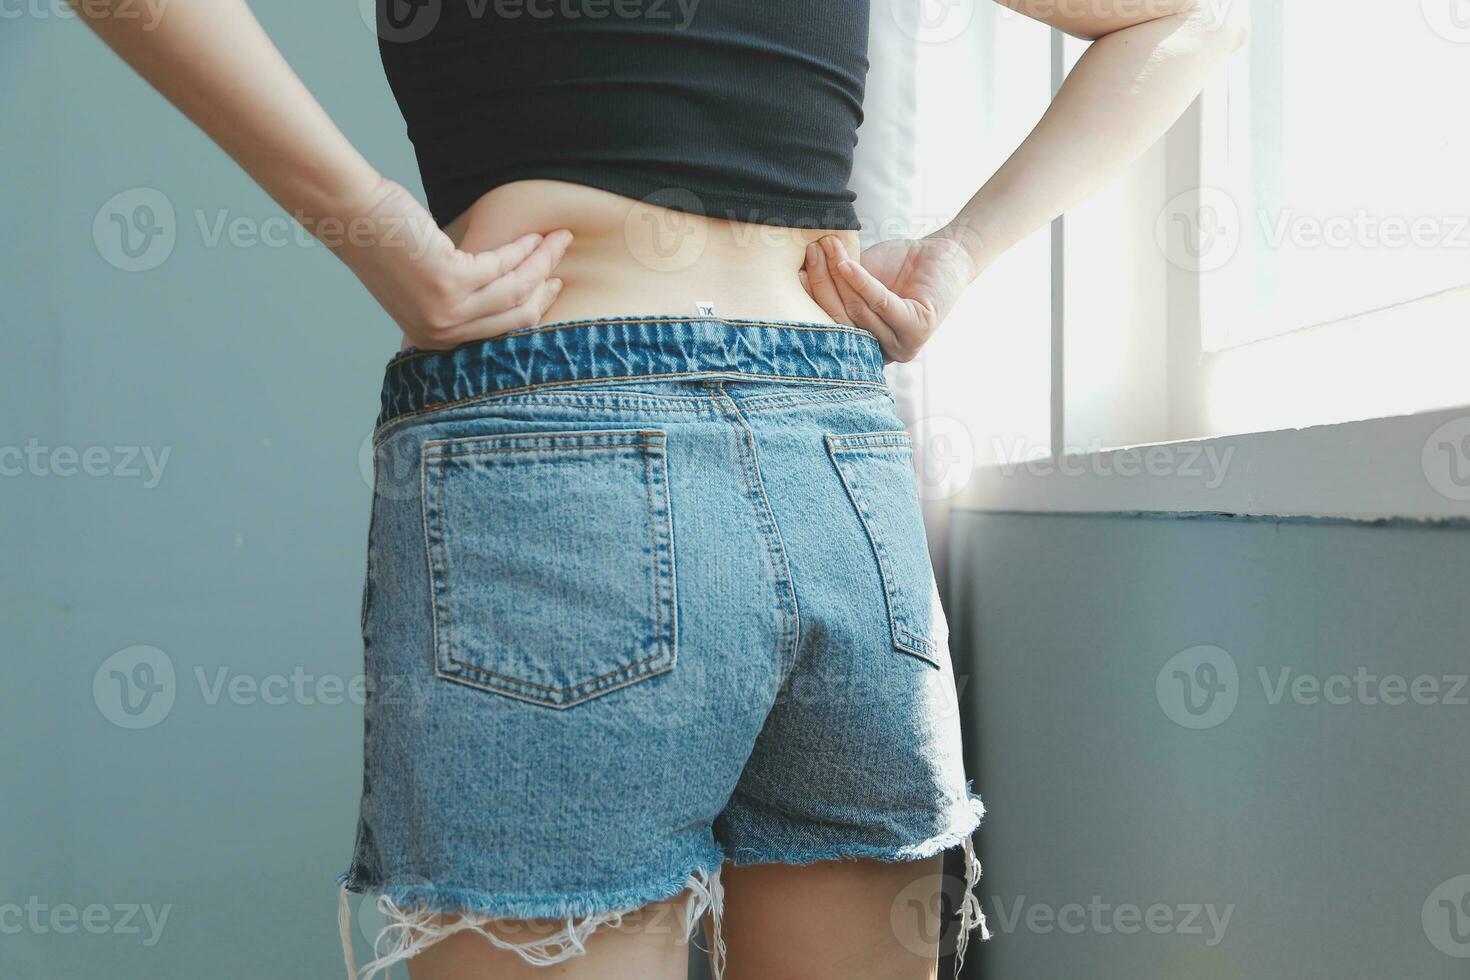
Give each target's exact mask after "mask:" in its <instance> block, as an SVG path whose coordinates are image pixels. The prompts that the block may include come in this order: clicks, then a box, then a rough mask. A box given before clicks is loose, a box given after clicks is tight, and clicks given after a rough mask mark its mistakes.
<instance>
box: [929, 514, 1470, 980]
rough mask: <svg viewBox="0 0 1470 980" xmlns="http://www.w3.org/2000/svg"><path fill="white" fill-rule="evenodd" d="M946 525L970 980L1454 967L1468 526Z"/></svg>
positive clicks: (1462, 915)
mask: <svg viewBox="0 0 1470 980" xmlns="http://www.w3.org/2000/svg"><path fill="white" fill-rule="evenodd" d="M951 533H952V538H951V542H950V553H951V556H952V559H951V566H950V574H951V581H950V585H951V594H950V597H949V598H950V601H949V603H948V606H949V608H950V609H951V615H950V620H951V628H952V631H953V638H954V642H955V652H956V656H957V657H958V658H959V662H958V663H957V665H956V672H957V674H958V675H959V676H960V680H961V683H963V684H964V688H963V691H962V698H961V704H962V708H963V711H964V712H965V717H966V718H967V719H968V721H969V737H970V745H969V746H968V756H969V761H970V764H971V768H972V770H973V775H974V776H975V777H976V787H977V789H978V790H979V791H980V792H981V793H982V795H983V796H984V798H985V800H986V802H987V805H988V807H989V811H990V812H989V815H988V817H987V818H986V823H985V825H984V827H983V828H982V829H981V832H980V834H979V836H978V837H977V843H978V847H979V854H980V857H981V860H982V862H983V863H984V866H985V877H984V882H985V900H984V904H985V908H986V911H987V914H988V916H989V918H990V921H991V925H992V927H993V928H995V929H996V931H997V933H998V935H997V937H996V938H995V939H994V940H993V941H991V942H989V943H986V944H983V945H982V946H981V947H979V949H980V952H979V953H978V954H977V955H976V956H975V957H974V960H973V962H974V965H975V969H976V972H974V973H973V974H972V976H976V977H983V978H985V980H1036V978H1053V977H1086V978H1088V980H1115V978H1116V980H1125V978H1126V980H1138V978H1171V980H1172V978H1189V980H1195V978H1199V980H1226V978H1231V980H1233V978H1242V980H1244V978H1249V980H1259V978H1263V977H1290V978H1292V980H1317V978H1322V980H1327V978H1333V980H1336V978H1341V977H1414V978H1415V980H1433V978H1440V977H1444V978H1450V977H1464V976H1465V975H1466V972H1467V970H1470V958H1467V957H1470V897H1467V896H1470V833H1467V828H1470V764H1467V759H1470V703H1467V702H1470V686H1467V685H1466V684H1465V675H1466V674H1467V672H1470V656H1467V643H1470V602H1467V601H1466V598H1467V592H1466V575H1467V572H1470V530H1466V529H1465V528H1464V527H1463V526H1447V527H1445V526H1441V527H1418V526H1410V525H1404V524H1390V525H1354V524H1343V523H1317V522H1307V523H1297V522H1277V521H1265V520H1262V521H1252V520H1232V519H1184V520H1180V519H1171V518H1167V517H1165V518H1157V517H1147V516H1144V517H1132V516H1049V515H1037V514H1029V515H1028V514H986V513H978V512H960V513H957V514H956V515H954V522H953V525H952V528H951ZM1200 647H1213V648H1215V649H1213V650H1210V649H1206V650H1199V649H1197V648H1200ZM1232 668H1233V677H1232ZM1212 671H1213V672H1212ZM1263 671H1264V674H1265V678H1266V679H1265V681H1264V682H1263V680H1262V672H1263ZM1283 671H1285V672H1286V673H1285V674H1284V675H1283ZM1181 675H1182V677H1183V678H1185V679H1188V681H1189V682H1190V687H1189V688H1188V689H1187V690H1186V688H1185V683H1184V680H1182V679H1181ZM1283 676H1285V677H1286V686H1285V688H1284V689H1283V688H1282V687H1281V682H1282V678H1283ZM1334 677H1337V678H1344V677H1345V678H1346V680H1342V679H1339V680H1333V678H1334ZM1360 677H1361V681H1360V679H1359V678H1360ZM1394 678H1401V679H1402V680H1395V679H1394ZM1200 681H1203V682H1204V685H1203V686H1201V684H1200V683H1199V682H1200ZM1416 681H1417V683H1418V684H1419V688H1418V698H1417V699H1416V698H1415V688H1414V684H1415V683H1416ZM1317 683H1321V684H1322V685H1323V686H1322V687H1321V688H1316V687H1314V685H1316V684H1317ZM1400 684H1402V685H1403V686H1402V687H1400V686H1399V685H1400ZM1207 688H1209V689H1212V690H1213V695H1212V696H1211V695H1210V694H1208V693H1207V690H1206V689H1207ZM1186 696H1187V697H1188V698H1189V699H1190V703H1189V706H1188V707H1186V705H1185V702H1184V698H1185V697H1186ZM1400 700H1402V701H1403V703H1391V702H1393V701H1400ZM1337 702H1341V703H1337ZM1176 719H1177V720H1176ZM1154 905H1159V906H1161V909H1159V910H1155V911H1154V912H1153V913H1152V914H1153V916H1154V917H1155V918H1154V919H1153V926H1152V927H1150V925H1149V920H1148V919H1147V918H1144V916H1145V915H1146V914H1148V910H1149V908H1150V907H1151V906H1154ZM1211 909H1213V910H1214V913H1215V917H1216V918H1215V922H1217V923H1218V922H1222V921H1225V920H1224V916H1225V915H1226V914H1227V912H1228V913H1229V916H1230V917H1229V919H1228V922H1225V924H1224V927H1223V929H1221V928H1219V927H1218V926H1215V925H1212V923H1211V920H1210V918H1209V912H1210V910H1211ZM1134 910H1136V911H1134ZM1058 917H1060V918H1058ZM1191 919H1192V921H1191ZM1196 928H1199V930H1200V931H1198V932H1196V931H1194V930H1195V929H1196Z"/></svg>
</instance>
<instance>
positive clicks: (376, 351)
mask: <svg viewBox="0 0 1470 980" xmlns="http://www.w3.org/2000/svg"><path fill="white" fill-rule="evenodd" d="M61 6H62V5H61V4H60V3H59V2H58V3H57V4H55V7H61ZM252 7H254V8H255V10H256V11H257V14H258V15H259V16H260V17H261V18H262V20H263V21H264V22H265V24H266V27H267V29H268V30H270V31H271V33H272V34H273V35H274V36H275V37H276V38H277V39H278V40H279V42H280V43H281V46H282V47H283V48H284V49H285V52H286V54H287V57H288V58H289V59H290V60H291V62H292V63H293V64H294V65H295V66H296V67H297V69H298V71H299V72H300V73H301V74H302V75H303V76H304V78H305V79H306V81H307V83H308V85H309V86H310V87H311V88H312V89H313V91H315V92H316V93H317V94H318V96H319V97H320V98H321V100H322V101H323V102H324V104H325V105H326V106H327V108H328V110H329V111H330V112H331V113H332V114H333V115H334V116H335V117H336V118H337V119H338V120H339V122H340V124H341V125H342V127H343V128H344V129H345V130H346V131H347V132H348V134H349V136H350V137H351V138H352V139H353V140H355V141H356V142H357V144H358V145H359V147H361V149H362V150H363V151H364V153H365V154H366V155H367V156H368V157H369V158H370V159H371V160H372V161H373V162H374V163H375V164H376V165H377V166H378V167H379V168H380V169H382V170H384V171H385V172H387V173H389V174H390V175H392V176H394V177H396V178H398V179H400V180H403V181H405V182H407V183H409V184H410V186H415V187H416V183H415V179H414V168H413V159H412V152H411V148H410V146H409V144H408V142H407V140H406V138H405V137H404V136H403V125H402V119H401V117H400V116H399V114H398V110H397V107H396V106H395V105H394V103H393V101H392V97H391V94H390V93H389V91H388V88H387V85H386V83H385V82H384V81H383V78H382V71H381V68H380V67H379V65H378V63H377V49H376V43H375V38H374V36H373V34H372V33H371V32H370V31H369V30H368V28H367V27H366V26H365V24H364V23H363V21H362V20H361V18H360V17H359V14H358V11H357V8H356V5H355V4H354V3H352V2H351V0H348V2H345V3H329V4H319V3H289V2H285V0H259V2H255V3H253V4H252ZM17 10H19V11H22V13H21V15H20V16H14V14H15V11H17ZM0 83H3V86H4V89H5V91H6V93H7V97H6V98H5V99H4V100H3V101H0V143H3V145H4V151H3V154H0V171H3V174H4V179H3V181H0V214H3V215H4V216H5V232H4V234H3V235H0V252H3V254H0V268H3V269H4V274H3V280H4V289H3V295H4V302H3V305H0V320H3V323H4V330H3V337H4V345H5V354H4V357H3V358H0V468H3V469H4V472H6V473H8V474H10V475H4V476H0V625H3V629H0V649H3V651H4V656H3V663H4V683H0V977H5V978H6V980H10V978H18V980H60V978H81V977H103V976H106V977H109V978H112V980H167V978H179V980H184V978H189V980H193V978H199V977H229V978H231V980H250V978H261V980H281V978H283V977H291V978H298V977H301V978H306V977H309V978H320V977H339V976H341V975H342V968H341V966H340V963H341V955H340V945H339V943H338V940H337V933H336V889H335V876H336V875H337V874H338V873H339V872H341V871H342V870H344V869H345V866H346V863H347V861H348V858H349V852H350V848H351V845H352V836H353V833H354V829H355V823H354V821H355V805H356V794H357V790H358V788H359V780H360V775H359V770H358V760H359V758H360V755H359V753H360V737H361V729H360V710H359V708H358V706H357V705H356V704H355V703H353V702H352V701H351V700H350V699H349V700H347V701H345V702H340V703H332V702H334V701H339V700H340V694H338V693H336V692H335V691H334V687H333V685H336V684H339V683H345V682H346V681H347V680H350V679H351V678H353V677H355V676H356V675H358V673H359V672H360V669H361V650H360V647H359V644H358V640H357V637H356V627H357V614H358V601H359V587H360V585H361V581H362V572H363V550H364V543H365V534H366V517H367V507H368V501H369V487H368V485H367V483H366V481H365V480H364V478H363V476H362V473H361V469H360V455H359V454H360V450H361V447H362V445H363V441H364V440H365V439H366V438H367V436H368V433H369V430H370V429H371V426H372V422H373V418H374V416H375V414H376V409H377V405H376V398H377V387H378V382H379V379H380V377H381V374H380V372H381V368H382V365H383V363H384V362H385V361H386V360H387V358H388V357H389V355H390V354H391V353H392V351H393V350H394V348H395V346H396V341H395V333H396V331H395V330H394V328H393V325H392V323H391V322H389V321H388V319H387V318H386V316H384V315H383V314H382V313H381V312H380V311H379V310H378V309H377V308H376V306H375V305H374V304H373V302H372V301H371V299H370V298H369V297H368V296H367V294H366V293H365V292H364V291H363V290H362V289H361V288H360V287H359V286H358V285H357V283H356V281H355V280H354V279H353V278H352V276H351V275H350V274H349V273H348V272H346V270H345V269H343V268H341V267H340V266H339V264H338V263H337V262H336V260H335V259H333V258H332V257H331V256H330V255H329V254H327V253H326V252H325V251H324V250H323V249H321V248H319V247H312V246H308V245H304V244H301V243H299V242H298V241H296V240H295V239H293V240H292V241H291V242H290V243H288V244H284V245H280V246H277V247H273V246H269V245H266V244H261V243H258V242H257V243H254V244H252V243H251V239H250V237H249V235H248V233H249V232H250V231H251V229H253V228H256V227H260V228H261V229H262V231H264V232H265V233H266V234H267V235H270V234H272V233H274V232H277V231H282V230H286V229H287V228H288V226H286V225H284V224H281V223H280V221H279V220H278V219H279V217H280V212H279V209H278V208H277V207H276V206H275V205H274V204H272V203H271V202H270V200H269V199H268V198H266V197H265V195H264V194H262V193H261V192H260V191H259V190H257V189H256V188H255V187H254V186H253V185H252V184H251V183H250V181H249V180H248V179H247V178H246V177H245V176H244V175H243V174H241V173H240V172H239V171H238V169H236V168H235V166H234V164H233V163H231V162H230V161H229V160H228V158H226V157H225V156H224V155H223V154H222V153H221V152H220V151H219V150H217V149H215V148H214V147H213V145H212V144H210V143H209V142H208V141H207V140H206V139H205V138H204V137H202V136H200V135H199V134H198V133H196V132H194V131H193V130H192V129H191V127H190V126H189V125H188V124H187V123H186V121H185V120H184V119H183V118H182V117H181V116H180V115H179V114H178V113H177V112H176V111H174V110H173V109H172V108H170V107H169V106H168V105H167V104H166V103H164V102H162V100H160V99H158V98H157V97H156V96H154V95H152V94H151V93H150V91H149V90H148V89H147V88H146V86H144V85H143V83H142V82H140V81H139V80H137V79H136V78H135V77H134V76H133V75H132V74H131V73H130V72H129V71H128V70H127V69H126V68H125V67H124V66H123V65H122V64H121V63H120V62H119V61H118V60H117V59H116V58H115V57H114V56H112V55H111V54H110V53H109V52H108V51H107V50H106V49H105V48H104V47H103V46H102V45H101V44H100V43H99V42H98V41H97V40H96V39H95V38H94V37H93V36H92V34H91V33H90V32H89V31H88V30H86V29H85V28H84V27H83V26H82V25H80V24H79V23H77V22H75V20H73V19H71V18H69V17H61V16H58V14H57V12H56V10H55V9H53V8H51V7H48V6H47V5H46V3H44V2H42V3H36V4H12V5H9V12H8V13H7V15H6V16H5V17H3V18H0ZM136 188H144V189H147V190H149V191H151V192H155V193H153V194H149V195H148V197H151V198H153V199H154V200H156V199H157V196H158V195H161V196H162V197H163V198H164V199H166V200H167V201H168V202H169V204H170V205H171V207H172V208H173V209H174V212H175V219H174V221H173V222H172V223H171V224H169V223H167V222H163V223H161V224H160V222H157V221H155V222H154V224H158V225H159V226H160V227H164V228H165V231H167V230H168V229H169V228H171V229H172V235H173V247H172V250H171V252H159V251H155V252H152V253H149V252H148V251H147V250H146V249H145V250H143V259H144V260H145V261H151V259H153V258H158V257H159V256H160V255H165V254H166V258H163V260H162V261H161V263H159V264H157V265H156V267H154V268H152V269H150V270H148V271H140V272H126V271H121V270H120V269H119V268H117V267H116V265H115V264H114V262H122V263H123V264H127V258H126V253H124V252H122V251H121V250H120V239H119V238H118V236H117V234H116V227H115V225H113V223H112V221H111V219H110V217H109V216H108V215H107V214H106V213H104V214H103V217H102V220H101V226H102V230H103V232H104V233H103V234H102V235H100V236H98V237H94V224H97V223H98V222H97V216H98V213H99V209H102V207H103V205H104V203H105V202H107V201H108V200H109V199H111V198H112V197H113V196H114V195H116V194H118V193H120V192H124V191H129V190H132V189H136ZM134 198H135V199H136V200H135V201H133V202H129V203H128V204H127V205H126V206H124V207H123V208H122V209H121V213H122V215H123V217H124V218H128V219H131V218H132V217H133V214H134V210H135V209H134V208H133V207H132V204H134V203H136V202H137V201H138V200H145V198H141V197H139V196H138V195H137V194H135V195H134ZM157 215H158V212H157V211H155V216H157ZM221 215H223V216H225V217H226V218H227V219H228V220H230V221H235V220H236V219H240V222H241V224H240V227H242V228H243V229H244V230H245V232H246V233H247V234H246V235H245V236H243V237H242V236H241V235H238V234H237V235H235V236H233V237H234V240H235V243H234V244H232V243H231V241H230V238H229V236H227V237H225V238H224V239H222V240H219V241H215V240H214V239H213V238H212V234H211V232H212V229H213V227H214V226H215V224H216V223H217V221H218V219H219V217H220V216H221ZM268 219H277V220H276V221H275V225H274V226H272V225H271V224H270V223H268ZM201 220H202V221H203V223H204V229H203V230H201V228H200V221H201ZM135 227H136V226H135ZM99 240H100V244H99ZM134 244H135V245H139V246H141V245H142V244H143V239H142V238H141V237H139V236H137V235H136V233H135V235H134ZM110 260H111V261H110ZM32 440H34V442H32ZM28 445H30V446H32V450H31V453H30V458H29V459H27V458H26V457H24V456H23V457H21V458H20V460H19V461H18V460H17V458H16V456H15V453H14V452H13V451H12V452H9V453H7V449H9V450H21V451H22V452H24V451H25V450H26V448H27V446H28ZM42 449H44V450H46V453H45V454H44V456H43V455H42V454H41V452H40V450H42ZM57 450H59V451H60V454H59V455H56V454H55V452H54V451H57ZM89 450H91V455H90V457H89V456H88V455H87V453H88V451H89ZM144 451H149V452H152V453H153V459H154V463H155V466H156V465H157V464H158V463H159V462H160V461H162V463H163V465H162V474H161V478H153V477H151V476H150V475H149V471H148V467H147V464H146V462H145V461H144V455H143V454H144ZM165 452H167V456H166V457H164V456H163V453H165ZM70 453H75V454H76V458H72V457H71V456H70V455H69V454H70ZM84 461H86V462H87V469H88V470H90V471H91V473H92V474H95V475H88V473H86V472H84V471H82V470H81V464H82V463H83V462H84ZM17 462H19V469H20V470H21V472H20V473H18V474H16V473H15V472H14V470H15V469H16V468H17ZM33 469H34V470H37V471H39V472H32V470H33ZM134 469H137V470H138V471H139V474H140V475H137V476H133V475H129V473H130V472H132V471H133V470H134ZM139 645H143V646H148V647H154V648H157V649H158V650H159V651H162V656H163V657H166V658H167V663H169V664H171V666H172V669H173V671H174V676H175V680H174V683H173V685H172V693H173V703H172V707H171V709H170V710H169V711H168V712H167V714H166V715H165V716H163V717H162V720H160V721H158V723H157V724H154V725H153V726H152V727H148V728H143V729H137V730H130V729H127V728H124V727H120V726H119V725H118V724H115V723H114V722H113V721H111V720H110V719H109V714H112V715H117V714H118V713H119V712H121V711H122V706H121V702H120V701H119V700H118V691H119V690H120V689H119V688H118V687H117V682H116V679H115V678H114V677H113V673H112V671H113V667H115V666H118V665H117V664H116V662H114V663H113V664H111V665H109V666H108V668H107V669H105V670H103V671H102V679H101V686H100V690H99V691H98V695H97V696H96V697H94V690H93V688H94V678H95V677H96V676H97V675H98V673H99V668H101V667H102V666H103V664H104V662H105V661H108V659H109V657H111V656H112V655H114V654H116V653H118V652H119V651H123V650H127V649H129V648H132V647H135V646H139ZM150 656H151V657H153V658H154V659H155V660H157V659H158V656H159V655H157V654H152V655H150ZM122 666H123V667H124V668H130V666H131V665H126V664H124V665H122ZM199 672H202V673H203V677H204V681H203V684H202V685H201V682H200V680H199ZM298 673H299V674H300V675H302V676H303V677H304V678H306V679H307V683H306V685H305V687H304V693H300V694H298V693H296V692H295V691H292V690H287V691H286V692H285V697H284V698H283V699H282V698H278V697H276V696H275V692H273V691H272V681H271V679H272V678H284V679H287V680H289V679H291V678H292V677H293V675H295V674H298ZM123 676H125V677H129V678H135V679H137V680H147V677H146V675H143V674H135V673H133V672H132V670H131V669H124V670H123ZM221 677H224V678H225V679H226V682H227V683H231V682H233V683H236V684H239V685H245V686H244V687H239V688H237V689H236V691H235V693H234V694H233V695H232V694H231V693H230V691H229V689H228V688H226V689H225V690H224V691H223V693H217V692H216V691H215V685H216V684H217V682H218V681H219V679H220V678H221ZM154 678H155V680H154V683H155V684H156V683H159V681H160V680H161V679H162V674H161V668H160V669H159V672H155V674H154ZM234 678H243V679H244V680H240V681H234V680H233V679H234ZM318 682H320V683H322V684H324V685H325V687H324V689H323V690H316V684H317V683H318ZM251 684H262V685H265V693H264V694H260V693H252V692H251V691H250V690H249V685H251ZM133 698H134V700H133V706H134V707H137V706H138V705H140V704H142V703H143V702H142V695H141V693H140V691H139V689H137V688H135V689H134V694H133ZM165 700H166V692H160V693H159V694H158V695H157V696H156V697H155V699H154V700H153V701H152V702H151V703H152V705H153V706H154V708H155V709H159V708H160V706H162V705H163V704H164V702H165ZM269 702H280V703H269ZM121 717H122V718H123V719H124V720H125V721H126V722H129V723H131V722H132V721H134V719H133V718H131V717H130V716H128V715H126V714H125V713H124V714H122V715H121ZM143 720H148V719H146V718H145V719H143ZM33 897H34V899H35V902H36V903H40V904H44V905H45V906H46V907H47V909H46V911H44V912H41V913H39V918H38V919H37V920H36V921H35V922H33V921H32V920H31V913H29V912H27V911H26V910H25V908H24V906H26V905H28V904H32V903H31V900H32V898H33ZM93 905H96V906H105V907H106V909H105V911H103V910H100V909H93V910H91V911H90V912H88V911H86V910H87V908H88V906H93ZM128 907H138V908H139V910H140V911H139V912H136V913H132V914H131V918H130V913H129V912H128V911H127V908H128ZM143 907H151V908H153V910H154V914H155V917H157V916H161V915H162V914H163V910H164V909H165V908H166V909H167V910H168V911H167V919H166V920H164V922H163V928H162V931H161V934H160V935H159V936H158V938H157V940H156V942H153V943H152V944H151V945H149V944H148V943H149V940H150V939H151V938H152V937H151V936H150V932H151V929H150V927H149V925H148V923H147V921H146V918H145V916H144V915H143V914H142V912H141V910H142V908H143ZM57 908H59V909H60V912H59V917H58V918H56V919H55V920H54V921H53V919H52V918H51V916H52V909H57ZM67 909H74V910H75V913H76V915H77V916H79V918H77V919H76V920H72V919H70V918H69V917H68V916H69V915H70V914H71V913H69V912H68V911H67ZM84 912H85V914H86V915H88V916H90V918H89V919H85V920H84V919H82V918H80V916H82V914H83V913H84ZM84 922H85V923H88V924H90V928H91V929H92V930H95V931H89V929H88V927H87V925H84ZM37 923H39V925H37ZM136 927H140V928H141V931H139V932H133V931H132V930H133V929H134V928H136ZM17 930H18V931H17Z"/></svg>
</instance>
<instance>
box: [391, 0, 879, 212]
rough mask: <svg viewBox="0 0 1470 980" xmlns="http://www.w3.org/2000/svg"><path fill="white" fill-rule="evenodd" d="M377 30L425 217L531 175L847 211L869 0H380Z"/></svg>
mask: <svg viewBox="0 0 1470 980" xmlns="http://www.w3.org/2000/svg"><path fill="white" fill-rule="evenodd" d="M378 34H379V45H378V46H379V50H380V52H381V54H382V58H383V67H384V70H385V71H386V73H387V76H388V82H389V84H390V85H391V86H392V88H393V94H394V96H395V97H396V98H397V100H398V105H399V108H400V109H401V110H402V111H403V117H404V119H405V120H406V122H407V123H408V135H409V138H410V139H411V140H412V141H413V145H414V150H415V152H416V154H417V155H418V162H419V170H420V174H421V176H422V178H423V183H424V190H425V192H426V193H427V194H428V198H429V209H430V210H431V211H432V212H433V215H434V217H435V219H436V220H437V221H438V222H439V223H440V224H441V225H442V224H447V223H448V222H449V221H451V220H452V219H454V218H455V217H457V216H458V215H459V214H460V213H462V212H463V211H464V210H465V209H466V208H468V207H469V206H470V205H471V204H473V203H474V202H475V200H476V199H478V198H479V197H480V195H482V194H484V193H485V192H486V191H488V190H490V189H492V188H494V187H496V186H498V185H500V184H504V183H507V182H509V181H513V180H523V179H529V178H537V177H540V178H549V179H556V180H565V181H570V182H573V183H577V184H586V185H589V186H592V187H598V188H602V189H603V190H608V191H612V192H614V193H617V194H621V195H624V196H625V197H631V198H637V199H646V200H649V201H651V202H652V203H655V204H659V205H663V206H665V207H670V208H675V209H677V210H680V211H689V212H694V213H702V214H705V215H709V216H710V217H716V218H726V219H729V220H734V221H746V222H754V223H757V224H767V225H785V226H789V227H803V228H856V227H857V226H858V223H857V218H856V215H855V214H854V213H853V208H852V202H853V194H852V192H851V191H849V190H848V188H847V181H848V178H849V176H851V172H852V153H853V146H854V145H855V144H856V142H857V135H856V134H857V128H858V125H859V123H861V122H862V100H863V83H864V80H865V78H866V75H867V69H868V59H867V45H868V2H867V0H380V6H379V10H378Z"/></svg>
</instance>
